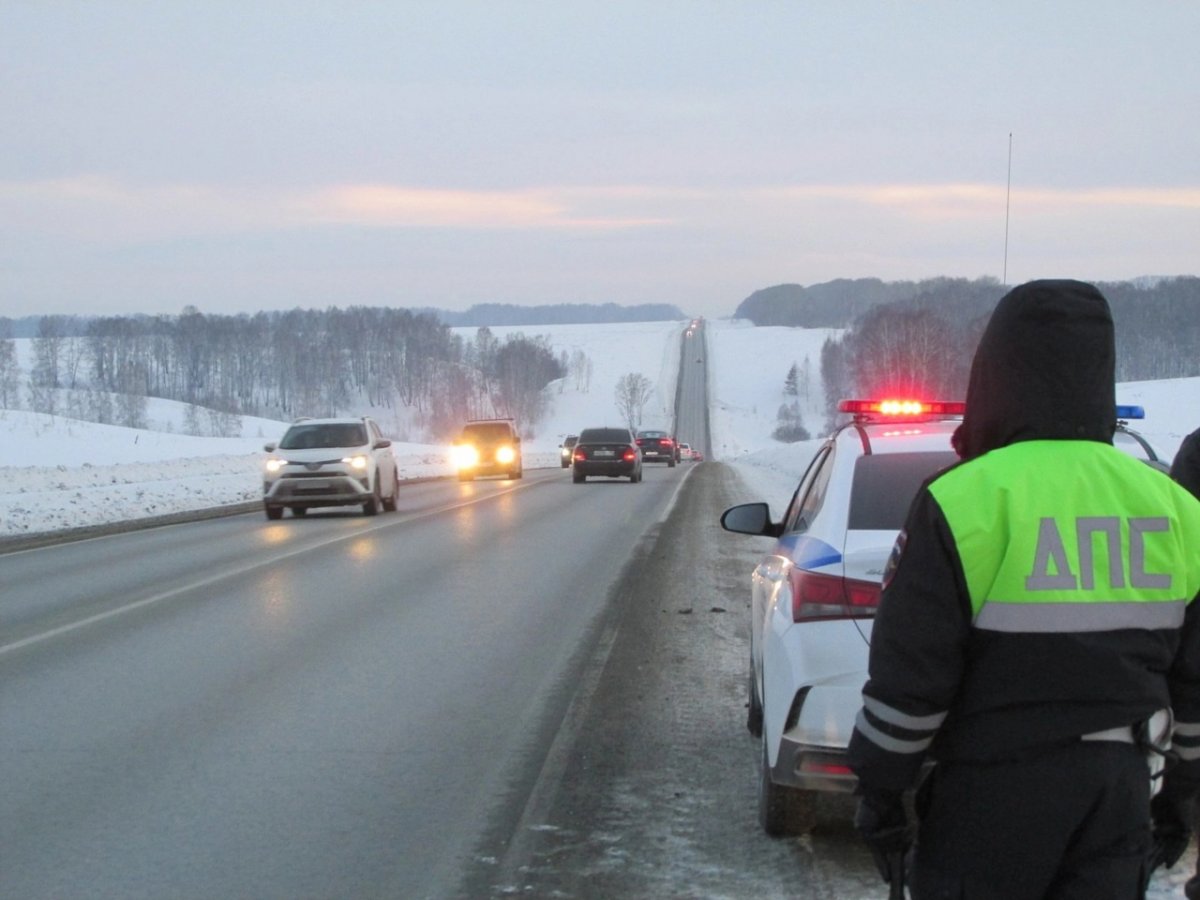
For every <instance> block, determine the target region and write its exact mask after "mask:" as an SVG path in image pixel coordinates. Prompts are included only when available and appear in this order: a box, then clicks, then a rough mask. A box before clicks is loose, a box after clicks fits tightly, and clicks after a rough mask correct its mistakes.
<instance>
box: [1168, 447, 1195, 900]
mask: <svg viewBox="0 0 1200 900" xmlns="http://www.w3.org/2000/svg"><path fill="white" fill-rule="evenodd" d="M1171 477H1172V478H1174V479H1175V480H1176V481H1178V482H1179V483H1180V484H1181V485H1183V486H1184V487H1185V488H1187V489H1188V490H1189V491H1191V492H1192V496H1194V497H1200V428H1197V429H1196V430H1195V431H1193V432H1192V433H1191V434H1189V435H1188V436H1187V437H1185V438H1184V439H1183V443H1182V444H1180V445H1179V450H1178V452H1176V454H1175V460H1174V461H1173V462H1172V463H1171ZM1194 819H1195V811H1194V810H1193V820H1194ZM1197 869H1198V871H1197V873H1196V874H1195V875H1193V876H1192V877H1191V878H1190V879H1188V883H1187V884H1186V885H1185V886H1184V889H1183V893H1184V895H1185V896H1186V897H1187V898H1188V900H1200V864H1198V865H1197Z"/></svg>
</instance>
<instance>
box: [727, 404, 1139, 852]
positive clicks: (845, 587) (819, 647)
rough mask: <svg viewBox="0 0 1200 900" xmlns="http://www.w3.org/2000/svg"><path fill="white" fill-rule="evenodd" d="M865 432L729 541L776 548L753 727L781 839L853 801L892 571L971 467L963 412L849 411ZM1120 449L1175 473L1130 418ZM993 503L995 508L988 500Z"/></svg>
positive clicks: (756, 642)
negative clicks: (830, 797) (959, 443)
mask: <svg viewBox="0 0 1200 900" xmlns="http://www.w3.org/2000/svg"><path fill="white" fill-rule="evenodd" d="M838 408H839V410H840V411H841V412H845V413H850V414H851V416H852V417H853V418H852V420H851V421H850V422H848V423H846V424H845V425H842V426H841V427H839V428H838V429H837V430H836V431H835V432H834V433H833V434H832V435H831V436H830V437H829V438H828V439H826V440H825V442H824V443H822V444H821V446H820V448H819V449H818V450H817V452H816V454H815V455H814V456H813V459H812V461H811V462H810V463H809V465H808V469H807V470H806V471H805V473H804V475H803V477H802V478H801V479H800V484H799V486H798V487H797V488H796V492H795V494H794V495H793V496H792V499H791V502H790V503H789V504H788V508H787V511H786V512H785V513H784V517H783V521H782V522H772V521H771V518H770V511H769V509H768V506H767V504H766V503H748V504H744V505H741V506H734V507H731V508H730V509H727V510H726V511H725V513H724V514H723V515H722V516H721V525H722V526H723V527H724V528H725V529H726V530H727V531H734V532H738V533H741V534H752V535H763V536H767V537H773V538H775V539H776V542H775V546H774V547H773V548H772V550H771V552H770V553H769V554H767V555H766V556H764V557H763V558H762V560H761V561H760V562H759V564H758V566H757V567H756V568H755V569H754V572H753V573H752V575H751V609H752V613H751V615H752V620H751V627H750V678H749V695H750V697H749V700H750V702H749V714H748V716H747V722H746V724H747V727H748V728H749V729H750V731H751V733H753V734H754V735H755V736H759V737H761V738H762V753H761V759H762V765H761V770H760V776H759V804H758V812H759V821H760V823H761V825H762V827H763V829H764V830H765V831H766V832H767V833H768V834H770V835H788V834H798V833H801V832H803V831H806V830H807V829H808V828H810V827H811V826H812V824H813V821H814V817H815V814H816V804H817V798H818V796H819V795H820V793H821V792H825V791H852V790H853V789H854V787H855V785H856V781H855V777H854V774H853V772H851V771H850V768H849V766H847V765H846V748H847V747H848V746H849V743H850V734H851V732H852V731H853V729H854V719H855V716H856V715H857V713H858V710H859V709H860V708H861V707H862V687H863V684H864V683H865V682H866V680H867V656H868V651H869V647H870V640H871V625H872V621H871V620H872V618H873V617H874V615H875V610H876V608H877V606H878V604H879V597H880V593H881V582H882V578H883V571H884V567H885V566H886V564H887V561H888V557H889V556H890V555H891V552H892V546H893V545H894V543H895V541H896V536H897V534H898V533H899V531H900V529H901V528H902V527H903V525H904V519H905V516H906V515H907V513H908V507H909V505H910V504H911V503H912V498H913V497H914V496H915V495H916V492H917V489H918V488H919V487H920V485H921V483H922V482H923V481H924V480H925V479H926V478H928V477H929V476H930V475H932V474H933V473H934V472H936V471H938V470H939V469H941V468H943V467H945V466H948V465H952V464H953V463H956V462H957V461H958V456H957V454H956V453H955V452H954V450H953V449H952V448H951V445H950V438H951V435H952V434H953V433H954V429H955V428H957V427H958V425H959V423H960V421H961V414H962V410H963V404H961V403H934V404H924V405H923V406H920V407H918V406H916V405H915V404H911V403H909V404H907V408H902V407H900V406H899V405H898V404H894V403H893V404H889V403H885V402H880V401H858V400H843V401H842V403H841V404H840V405H839V407H838ZM1117 415H1118V417H1119V419H1120V420H1121V421H1119V424H1118V432H1117V435H1116V437H1115V439H1114V442H1113V443H1114V444H1115V445H1116V446H1117V447H1118V448H1119V449H1121V450H1124V451H1125V452H1127V453H1129V454H1130V455H1132V456H1135V457H1138V458H1140V459H1143V460H1145V461H1146V462H1147V463H1149V464H1151V465H1157V466H1159V467H1161V463H1160V462H1159V461H1158V459H1157V456H1156V454H1155V453H1154V450H1153V449H1152V448H1151V447H1150V445H1149V444H1148V443H1146V441H1145V440H1144V439H1143V438H1141V436H1140V435H1138V434H1137V433H1136V432H1132V431H1130V430H1129V429H1127V428H1126V427H1125V422H1124V421H1123V420H1124V419H1127V418H1140V417H1141V410H1140V408H1137V407H1118V409H1117ZM981 502H986V498H981Z"/></svg>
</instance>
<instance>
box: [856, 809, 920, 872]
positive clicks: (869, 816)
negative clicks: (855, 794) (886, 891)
mask: <svg viewBox="0 0 1200 900" xmlns="http://www.w3.org/2000/svg"><path fill="white" fill-rule="evenodd" d="M854 827H855V828H856V829H857V830H858V833H859V834H860V835H862V838H863V840H864V841H866V843H867V846H868V847H869V848H870V849H871V855H872V856H874V857H875V866H876V867H877V868H878V869H879V875H880V877H882V878H883V880H884V881H886V882H887V883H888V884H892V882H893V881H896V882H897V883H903V881H904V857H905V855H906V854H907V853H908V848H909V847H911V846H912V830H911V829H910V828H909V826H908V814H907V813H906V812H905V811H904V800H903V795H902V794H901V792H900V791H884V790H871V789H869V788H861V789H860V792H859V799H858V809H857V810H856V811H855V813H854Z"/></svg>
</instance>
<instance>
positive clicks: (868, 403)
mask: <svg viewBox="0 0 1200 900" xmlns="http://www.w3.org/2000/svg"><path fill="white" fill-rule="evenodd" d="M966 408H967V404H965V403H963V402H962V401H961V400H901V399H896V400H842V401H841V402H840V403H838V412H844V413H851V414H853V415H856V416H863V415H876V416H886V417H888V418H889V419H892V418H896V419H902V418H907V417H916V416H961V415H962V414H963V413H964V412H965V411H966Z"/></svg>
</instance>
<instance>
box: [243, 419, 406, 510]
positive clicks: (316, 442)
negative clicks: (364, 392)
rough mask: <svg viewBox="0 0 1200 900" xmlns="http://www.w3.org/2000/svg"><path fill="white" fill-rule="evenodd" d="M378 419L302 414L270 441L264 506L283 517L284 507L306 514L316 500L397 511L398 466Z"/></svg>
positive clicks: (366, 508)
mask: <svg viewBox="0 0 1200 900" xmlns="http://www.w3.org/2000/svg"><path fill="white" fill-rule="evenodd" d="M391 448H392V442H391V441H390V440H388V439H387V438H385V437H384V436H383V434H382V432H380V430H379V426H378V425H377V424H376V423H375V420H374V419H371V418H369V417H366V416H362V417H358V418H346V419H298V420H296V422H295V423H293V424H292V426H291V427H290V428H288V430H287V432H285V433H284V435H283V438H282V439H281V440H280V441H279V444H278V445H275V444H267V445H266V447H265V448H264V449H265V450H266V451H267V453H268V454H270V455H269V456H268V457H267V460H266V464H265V466H264V470H263V508H264V509H265V510H266V513H267V518H268V519H278V518H280V517H281V516H282V515H283V510H284V509H285V508H287V509H290V510H291V511H292V515H294V516H302V515H304V514H305V513H306V512H308V511H309V509H311V508H312V507H314V506H362V511H363V513H365V514H366V515H368V516H373V515H375V514H376V513H378V512H379V510H380V509H386V510H388V511H393V510H395V508H396V500H397V495H398V494H399V492H400V478H399V471H398V469H397V466H396V458H395V456H394V455H393V454H392V449H391Z"/></svg>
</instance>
